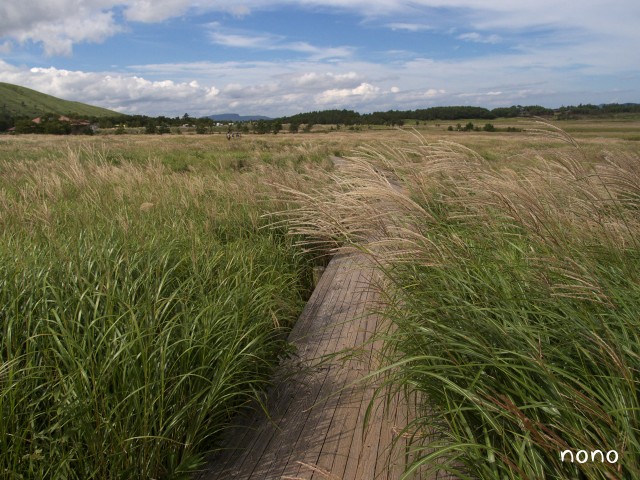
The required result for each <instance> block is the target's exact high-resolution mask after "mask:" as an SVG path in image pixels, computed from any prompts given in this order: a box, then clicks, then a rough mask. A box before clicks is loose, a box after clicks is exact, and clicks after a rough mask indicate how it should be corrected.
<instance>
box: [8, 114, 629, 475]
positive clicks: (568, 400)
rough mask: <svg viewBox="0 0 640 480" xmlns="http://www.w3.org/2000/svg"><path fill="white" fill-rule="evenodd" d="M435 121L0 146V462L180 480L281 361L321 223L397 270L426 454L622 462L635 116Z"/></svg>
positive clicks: (395, 333) (501, 461) (328, 242)
mask: <svg viewBox="0 0 640 480" xmlns="http://www.w3.org/2000/svg"><path fill="white" fill-rule="evenodd" d="M505 125H507V123H505ZM509 125H511V126H516V125H514V123H513V121H512V122H510V123H509ZM564 125H565V124H563V126H564ZM447 126H448V125H447V124H441V125H435V124H429V125H426V126H425V125H421V126H419V134H420V135H422V139H421V138H420V135H418V136H417V137H416V136H415V135H413V134H412V133H403V132H398V131H396V130H379V129H372V130H368V129H365V130H361V131H349V130H344V129H341V130H340V131H332V132H326V133H323V132H319V133H313V134H298V135H277V136H274V135H269V136H252V135H249V136H245V137H243V138H242V139H239V140H234V141H227V140H226V138H224V136H222V135H210V136H206V135H205V136H200V135H174V136H146V135H122V136H108V137H100V136H96V137H91V138H80V137H71V138H62V137H49V136H18V137H9V136H7V137H1V138H0V225H1V226H2V228H1V233H0V414H1V415H2V418H3V422H2V423H0V472H2V475H3V476H6V477H9V478H99V479H107V478H109V479H110V478H132V477H135V478H181V477H185V478H186V477H188V475H189V472H192V471H193V470H194V469H197V468H198V465H199V464H200V462H201V460H202V458H203V454H204V452H206V451H208V450H211V449H215V448H216V447H217V446H219V445H218V444H217V443H216V442H217V440H218V439H219V438H220V434H221V433H222V432H223V431H224V429H225V427H226V425H227V424H228V422H229V419H230V417H231V416H232V415H233V413H234V412H237V411H238V410H239V409H242V408H243V407H245V406H246V405H247V404H248V403H250V402H252V401H255V400H256V399H258V400H259V399H260V398H261V392H262V391H263V390H264V388H265V386H266V384H267V381H268V375H269V372H270V371H271V370H272V368H273V367H274V365H275V364H276V363H277V361H278V357H279V356H281V355H286V354H287V352H288V347H287V345H286V342H285V341H284V334H285V333H286V331H287V327H288V326H289V325H291V323H292V322H293V321H294V320H295V318H296V317H297V315H298V313H299V311H300V308H301V306H302V304H303V302H304V299H305V297H306V295H307V294H308V292H309V289H310V287H311V285H310V278H311V274H310V271H311V266H312V264H313V258H312V257H310V256H309V254H308V253H304V251H303V250H304V249H303V248H301V247H300V245H303V246H305V245H306V247H309V246H310V245H311V243H310V242H312V241H314V240H318V241H319V243H317V244H314V245H320V250H319V253H323V252H325V251H326V249H327V248H329V247H331V246H334V247H344V246H348V247H350V248H353V247H354V246H356V247H358V248H361V249H363V250H365V251H368V252H369V253H370V254H371V255H373V256H375V258H376V260H378V262H379V265H380V268H382V269H383V270H384V271H385V273H386V275H387V278H388V279H389V284H388V287H389V288H388V290H387V291H386V293H387V295H388V298H389V309H388V310H387V311H386V312H385V314H386V315H387V316H388V317H389V318H390V319H392V320H393V322H394V325H395V327H394V329H392V330H391V331H390V332H389V333H388V335H387V336H386V338H385V340H386V345H387V348H386V349H385V351H384V352H383V353H384V354H385V355H386V359H385V362H386V364H387V365H388V371H389V372H391V377H390V378H389V386H390V388H392V389H405V390H406V391H407V392H408V393H410V394H414V393H418V394H419V395H420V396H421V398H423V399H424V410H422V411H421V416H420V417H419V418H418V420H417V421H416V423H415V424H414V425H412V426H411V429H410V431H409V430H408V431H407V432H405V433H406V434H413V435H414V438H415V440H416V442H415V445H416V448H417V449H418V452H419V455H418V457H417V458H418V459H419V461H420V462H423V463H425V464H435V462H436V461H440V462H441V461H443V460H444V461H445V462H448V468H449V469H450V470H451V471H452V472H455V473H457V474H458V475H460V476H462V477H465V476H466V477H467V478H491V479H498V478H499V479H503V478H513V479H516V478H518V479H519V478H532V479H533V478H536V479H538V478H603V479H604V478H634V476H638V475H639V474H640V473H639V470H638V458H637V452H638V451H640V424H639V418H640V416H639V414H638V412H639V411H640V410H639V409H640V405H639V401H640V400H639V399H638V396H637V392H638V391H639V390H640V388H639V387H640V385H639V382H640V380H639V373H640V346H639V343H638V341H639V339H638V332H640V324H638V321H639V320H638V319H640V287H639V285H640V279H639V278H638V272H640V268H639V267H640V264H639V263H640V255H639V248H638V238H640V236H638V230H639V228H640V227H639V224H640V218H639V217H638V213H637V212H638V207H639V206H640V205H639V204H638V199H639V198H640V191H639V188H638V184H639V182H640V180H639V178H640V173H639V172H638V165H639V164H640V163H639V161H638V154H639V144H638V143H637V141H635V140H634V138H633V136H634V133H633V131H634V129H635V131H637V127H638V125H637V124H636V123H632V124H629V123H624V124H623V123H621V124H619V123H618V122H614V123H612V124H606V125H605V124H603V125H601V129H600V130H598V128H597V125H593V124H588V125H587V124H585V123H580V122H575V123H567V124H566V126H567V129H569V130H572V131H573V132H574V137H575V138H577V140H578V144H576V143H575V142H574V141H573V139H571V138H570V137H568V136H566V135H565V134H563V133H560V132H554V135H552V136H539V135H531V134H525V133H485V132H449V131H447ZM496 126H497V125H496ZM518 126H520V124H518ZM522 126H525V124H522ZM526 127H528V128H531V127H532V125H531V123H530V122H528V123H527V124H526ZM538 127H539V126H538ZM414 133H415V132H414ZM454 142H455V143H454ZM460 144H464V146H463V145H460ZM333 154H336V155H343V156H348V157H351V158H352V165H353V168H352V170H351V171H350V172H347V173H345V174H341V176H340V177H336V176H335V175H334V173H335V172H333V171H332V166H331V163H330V162H329V161H328V157H329V156H330V155H333ZM389 179H391V180H392V182H391V183H390V182H389ZM275 185H279V186H284V187H287V194H286V195H285V194H284V193H283V190H282V189H281V188H280V187H276V186H275ZM397 185H402V190H398V189H397V188H395V187H394V186H397ZM295 191H298V192H302V193H304V194H305V195H300V196H298V197H295V196H294V197H292V196H291V192H295ZM309 193H313V195H312V196H311V197H309V196H308V194H309ZM305 197H306V198H311V199H312V200H313V201H312V202H310V203H309V202H308V203H305V202H304V198H305ZM275 212H280V215H283V216H275V217H274V216H273V214H274V213H275ZM284 212H289V213H287V214H286V215H284ZM284 218H287V219H289V220H288V222H290V225H289V227H290V229H291V230H289V231H288V230H287V228H285V225H281V226H280V227H278V228H269V227H268V226H269V225H272V223H273V222H274V220H277V219H284ZM296 225H297V227H296ZM296 232H297V233H296ZM291 233H293V235H292V234H291ZM371 239H378V241H374V242H371ZM434 429H435V430H438V431H439V432H441V436H440V437H439V440H438V443H437V444H436V445H431V449H430V450H424V451H420V448H421V447H420V445H421V438H422V437H423V436H424V435H425V434H426V433H427V432H431V431H433V430H434ZM434 446H435V450H433V448H434ZM565 448H567V449H573V450H574V451H577V450H580V449H585V450H594V449H596V448H598V449H601V450H605V451H607V450H616V451H617V452H618V453H619V455H620V461H619V462H618V463H616V464H608V463H603V464H601V463H599V462H598V463H585V464H577V463H574V464H566V463H561V462H560V461H559V458H560V457H559V451H560V450H561V449H565ZM420 452H421V453H420Z"/></svg>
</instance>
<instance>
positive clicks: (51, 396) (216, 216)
mask: <svg viewBox="0 0 640 480" xmlns="http://www.w3.org/2000/svg"><path fill="white" fill-rule="evenodd" d="M24 145H25V144H23V146H24ZM89 145H91V144H89ZM58 147H59V144H57V143H54V145H53V146H51V145H49V146H48V147H47V148H49V153H50V155H49V156H47V155H42V151H41V150H38V151H39V152H40V153H39V154H34V155H33V158H32V159H30V160H29V159H24V160H20V161H16V160H14V159H11V158H3V159H2V160H0V170H1V171H2V176H1V178H2V180H1V185H0V204H1V206H2V208H1V213H0V224H1V225H2V233H1V234H0V415H1V416H2V422H0V476H2V477H4V478H25V479H26V478H29V479H31V478H47V479H49V478H65V479H66V478H77V479H87V478H95V479H117V478H122V479H128V478H188V476H189V474H190V472H193V471H194V470H195V469H197V468H198V467H199V466H200V465H201V464H202V461H203V459H204V455H205V454H206V452H208V451H211V450H214V449H215V448H218V447H220V445H219V443H218V442H219V441H220V438H221V434H222V433H223V431H224V429H225V428H226V427H227V425H228V424H229V421H230V418H231V417H232V415H233V414H234V413H235V412H237V411H238V410H239V409H242V408H246V407H247V405H249V404H250V403H251V402H255V401H256V400H258V401H260V399H261V398H262V392H264V390H265V388H266V386H267V384H268V378H269V375H270V373H271V371H272V369H273V368H274V366H275V365H276V364H277V362H278V360H279V358H280V357H281V356H283V355H287V354H288V352H289V347H288V346H287V343H286V342H285V338H286V332H287V331H288V328H289V327H290V326H291V325H292V323H293V322H294V321H295V319H296V318H297V316H298V314H299V312H300V310H301V308H302V306H303V303H304V299H305V297H306V295H308V292H309V289H310V281H311V266H312V265H311V262H310V260H309V259H308V258H307V257H305V256H303V255H301V254H300V253H299V252H298V251H297V249H295V248H294V246H293V240H294V239H293V238H291V237H289V236H288V235H286V231H284V230H282V229H279V230H278V229H269V228H266V226H267V224H268V222H269V221H270V220H269V219H268V218H267V217H264V216H263V215H264V214H267V213H269V212H272V211H275V210H279V209H281V208H282V204H281V203H279V202H278V200H277V197H276V196H274V195H273V193H274V191H275V190H273V188H272V187H269V185H268V183H267V182H268V181H269V180H270V179H275V178H278V179H281V178H282V177H286V178H289V179H290V180H291V181H296V178H297V177H296V175H295V172H294V171H293V170H288V167H285V168H284V169H283V170H280V169H278V168H276V167H273V168H270V167H265V166H261V165H258V164H256V163H250V166H251V168H249V169H247V170H246V171H244V172H237V171H235V170H234V169H232V168H230V169H227V170H224V171H221V170H219V167H218V166H216V165H213V164H212V165H210V166H207V165H206V164H205V163H204V161H203V163H200V164H196V165H195V167H194V168H195V169H196V170H198V172H197V173H194V172H192V171H181V172H179V171H176V169H175V168H173V167H174V166H175V165H176V163H175V162H177V161H178V159H177V158H176V159H174V160H168V163H167V165H166V166H165V165H164V164H163V162H161V161H159V160H158V159H155V158H148V157H147V158H146V159H145V158H144V157H145V155H144V153H141V154H140V153H138V154H137V157H136V158H138V160H136V161H135V162H131V161H129V160H127V159H125V158H123V157H121V156H120V157H118V155H117V153H116V152H114V151H112V150H109V151H108V152H107V151H104V150H100V149H94V148H91V147H88V146H85V147H83V148H79V149H76V148H70V149H67V150H66V151H65V150H63V151H62V152H61V150H59V148H58ZM39 148H45V147H44V146H43V145H40V147H39ZM106 153H110V155H106ZM132 153H136V152H132ZM190 154H194V152H191V153H190ZM25 155H26V154H25ZM187 158H188V155H185V159H184V160H182V161H184V162H186V163H189V164H191V163H192V161H191V160H188V159H187ZM285 172H286V173H285ZM298 181H300V182H302V180H298Z"/></svg>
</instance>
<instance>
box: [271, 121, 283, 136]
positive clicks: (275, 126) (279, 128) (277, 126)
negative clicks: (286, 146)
mask: <svg viewBox="0 0 640 480" xmlns="http://www.w3.org/2000/svg"><path fill="white" fill-rule="evenodd" d="M271 131H272V132H273V134H274V135H276V134H278V133H279V132H280V131H282V123H280V122H274V123H273V126H272V128H271Z"/></svg>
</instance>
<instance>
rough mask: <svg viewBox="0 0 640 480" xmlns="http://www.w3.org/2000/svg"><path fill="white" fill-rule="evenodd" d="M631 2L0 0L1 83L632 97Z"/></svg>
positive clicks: (109, 95)
mask: <svg viewBox="0 0 640 480" xmlns="http://www.w3.org/2000/svg"><path fill="white" fill-rule="evenodd" d="M638 25H640V1H638V0H606V1H602V0H580V1H575V0H526V1H525V0H413V1H399V0H298V1H291V0H227V1H220V0H199V1H191V0H17V1H9V0H2V2H1V4H0V81H1V82H8V83H14V84H18V85H22V86H25V87H29V88H33V89H35V90H38V91H41V92H44V93H48V94H50V95H54V96H57V97H60V98H64V99H66V100H76V101H81V102H85V103H89V104H92V105H98V106H102V107H106V108H110V109H113V110H116V111H118V112H122V113H127V114H143V115H154V116H157V115H166V116H172V117H173V116H178V115H180V116H182V115H183V114H184V113H188V114H189V115H191V116H192V117H198V116H204V115H212V114H220V113H239V114H242V115H267V116H271V117H278V116H284V115H292V114H295V113H300V112H308V111H313V110H325V109H334V108H338V109H343V108H346V109H353V110H356V111H359V112H361V113H368V112H372V111H386V110H391V109H397V110H413V109H418V108H428V107H432V106H443V105H473V106H481V107H486V108H496V107H508V106H511V105H543V106H546V107H550V108H554V107H559V106H562V105H577V104H579V103H595V104H600V103H625V102H640V47H639V46H640V28H639V27H638Z"/></svg>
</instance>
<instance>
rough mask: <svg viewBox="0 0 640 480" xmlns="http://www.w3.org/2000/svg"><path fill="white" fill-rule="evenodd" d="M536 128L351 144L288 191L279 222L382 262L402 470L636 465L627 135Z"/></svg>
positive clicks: (622, 470)
mask: <svg viewBox="0 0 640 480" xmlns="http://www.w3.org/2000/svg"><path fill="white" fill-rule="evenodd" d="M577 127H580V126H579V125H576V129H578V128H577ZM546 129H547V130H548V134H547V135H546V136H544V137H536V138H535V139H532V138H531V137H524V136H522V135H519V136H517V137H511V138H514V139H516V138H517V141H516V142H513V143H509V142H508V141H504V139H505V138H506V137H504V136H501V137H496V136H494V135H491V136H486V135H481V134H474V136H473V137H471V136H467V137H465V136H463V134H462V133H459V134H456V136H455V138H456V139H464V141H465V144H466V145H472V146H473V147H474V150H471V149H469V148H467V147H466V146H463V145H460V144H457V143H452V142H451V140H452V139H453V138H454V137H453V136H452V135H447V136H445V137H441V138H439V139H438V138H435V140H437V141H436V142H431V141H430V140H433V139H432V138H425V139H423V140H422V141H421V140H418V139H416V140H415V141H414V142H413V143H412V144H407V143H404V144H398V143H395V144H386V145H374V146H371V147H365V148H362V149H360V151H359V152H357V153H355V154H353V155H352V156H351V160H352V167H351V170H350V171H348V172H346V173H345V175H344V177H343V178H342V179H341V181H340V182H338V183H335V184H334V186H333V188H326V189H325V190H324V191H317V192H315V195H313V196H312V197H311V198H309V197H303V196H297V197H296V196H295V195H294V197H296V198H298V199H299V200H301V201H303V204H302V205H301V206H300V207H299V208H298V210H297V211H296V213H295V215H294V217H297V219H298V222H299V226H298V228H297V229H296V231H297V232H299V233H301V234H305V235H307V236H310V237H312V238H314V239H315V241H320V242H323V244H325V245H332V246H334V247H336V248H339V247H345V246H346V247H348V248H353V247H354V246H355V247H357V248H359V249H361V250H363V251H366V252H368V253H369V254H370V255H372V256H373V257H374V258H375V259H376V261H377V262H378V264H379V265H380V268H382V269H383V270H384V272H385V273H386V276H387V279H388V283H387V286H386V289H385V293H386V295H387V296H388V303H389V308H388V309H387V310H386V311H385V312H384V313H385V314H386V315H387V316H388V317H389V318H390V319H391V320H392V322H393V323H392V324H393V328H392V329H391V330H390V331H389V332H388V333H386V334H385V336H384V338H385V344H386V349H385V352H384V354H385V355H386V357H385V362H386V364H387V365H388V367H387V370H386V373H387V374H388V375H389V378H388V382H387V384H388V387H389V388H390V389H391V391H397V390H401V391H404V392H406V393H408V394H410V395H413V394H417V395H418V397H419V398H421V399H422V400H423V403H422V408H421V409H419V412H418V416H417V419H416V420H415V422H414V423H413V424H412V425H411V426H410V427H408V428H407V429H406V430H405V432H403V433H404V434H405V435H409V436H411V437H412V438H413V439H414V445H415V449H416V450H415V454H416V456H417V460H416V462H415V463H414V464H413V466H412V467H411V468H410V469H409V471H408V472H407V475H409V474H410V473H411V472H413V471H415V470H417V469H419V468H422V469H424V468H429V467H430V468H433V469H436V470H437V469H445V470H447V471H449V472H451V473H453V474H454V475H457V476H459V477H460V478H470V479H477V478H481V479H496V480H497V479H507V478H508V479H543V478H549V479H550V478H554V479H555V478H567V479H569V478H571V479H573V478H584V479H611V478H619V479H626V478H637V477H638V476H640V457H639V455H638V452H639V451H640V397H639V396H638V391H640V337H639V332H640V276H639V274H638V272H640V242H639V240H638V239H639V238H640V235H639V234H640V216H639V215H638V211H639V207H640V155H639V153H640V152H639V148H638V146H637V144H634V142H633V141H628V140H624V138H625V135H626V134H625V133H621V132H620V131H616V133H615V134H613V133H612V132H611V131H603V132H599V133H598V134H597V135H593V134H592V131H591V129H588V130H589V133H585V134H583V138H582V139H581V141H580V143H576V141H575V140H574V139H573V138H572V137H570V136H568V135H567V134H565V133H564V132H561V131H557V130H555V129H554V128H553V127H546ZM620 130H626V129H624V128H622V129H620ZM423 131H424V130H423ZM427 131H428V129H427ZM601 139H604V141H601ZM530 142H533V143H532V144H531V143H530ZM478 152H481V153H478ZM305 198H307V199H308V200H306V201H305ZM383 393H384V392H383ZM434 439H435V440H434ZM427 440H429V441H427ZM562 452H571V453H570V454H569V453H565V457H564V458H565V459H564V461H563V457H562ZM580 452H582V453H580ZM592 452H595V453H593V454H592ZM598 452H600V453H598ZM592 455H593V456H592ZM606 455H608V456H606ZM572 456H573V457H572ZM570 458H574V460H573V461H571V460H570Z"/></svg>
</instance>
